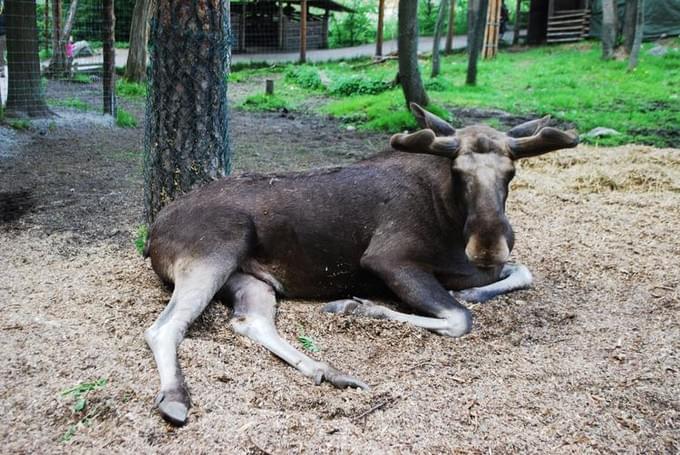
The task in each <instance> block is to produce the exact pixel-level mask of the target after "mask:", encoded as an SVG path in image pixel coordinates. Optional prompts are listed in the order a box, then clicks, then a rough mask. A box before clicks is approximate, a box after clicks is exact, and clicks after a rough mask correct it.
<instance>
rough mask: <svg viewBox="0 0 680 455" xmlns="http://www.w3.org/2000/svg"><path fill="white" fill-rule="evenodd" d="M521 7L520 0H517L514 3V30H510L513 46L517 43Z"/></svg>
mask: <svg viewBox="0 0 680 455" xmlns="http://www.w3.org/2000/svg"><path fill="white" fill-rule="evenodd" d="M521 9H522V0H517V3H516V4H515V27H514V30H513V31H512V45H513V46H516V45H517V43H519V28H520V23H519V18H520V12H521Z"/></svg>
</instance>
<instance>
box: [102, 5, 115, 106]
mask: <svg viewBox="0 0 680 455" xmlns="http://www.w3.org/2000/svg"><path fill="white" fill-rule="evenodd" d="M113 1H114V0H104V1H103V5H104V12H103V14H104V18H103V19H104V28H103V31H102V32H103V35H104V36H102V42H103V52H104V68H103V70H104V75H103V77H102V81H103V82H104V113H105V114H110V115H114V116H115V115H116V50H115V46H114V44H115V41H116V34H115V33H116V32H115V31H116V16H115V12H114V9H113Z"/></svg>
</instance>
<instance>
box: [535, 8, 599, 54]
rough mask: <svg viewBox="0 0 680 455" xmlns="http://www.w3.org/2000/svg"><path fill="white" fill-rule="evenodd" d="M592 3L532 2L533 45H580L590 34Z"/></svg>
mask: <svg viewBox="0 0 680 455" xmlns="http://www.w3.org/2000/svg"><path fill="white" fill-rule="evenodd" d="M590 6H591V5H590V0H548V1H547V2H546V1H545V0H531V5H530V9H529V25H528V30H527V42H528V43H529V44H540V43H543V42H546V41H547V42H548V43H563V42H570V41H580V40H582V39H584V38H586V37H587V36H588V32H589V31H590V16H591V8H590Z"/></svg>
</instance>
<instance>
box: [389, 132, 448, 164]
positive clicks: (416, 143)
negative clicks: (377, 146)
mask: <svg viewBox="0 0 680 455" xmlns="http://www.w3.org/2000/svg"><path fill="white" fill-rule="evenodd" d="M390 145H391V146H392V148H393V149H395V150H399V151H402V152H409V153H427V154H428V155H438V156H443V157H446V158H451V159H453V158H455V157H456V155H457V154H458V149H459V148H460V141H459V140H458V138H455V137H436V136H435V134H434V131H432V130H431V129H424V130H420V131H416V132H415V133H411V134H395V135H394V136H392V138H391V139H390Z"/></svg>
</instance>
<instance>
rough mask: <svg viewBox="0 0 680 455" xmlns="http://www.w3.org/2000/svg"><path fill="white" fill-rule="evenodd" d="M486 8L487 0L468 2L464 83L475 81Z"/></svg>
mask: <svg viewBox="0 0 680 455" xmlns="http://www.w3.org/2000/svg"><path fill="white" fill-rule="evenodd" d="M488 9H489V0H470V3H469V4H468V46H467V48H468V67H467V77H466V79H465V83H466V84H468V85H475V84H476V83H477V62H478V61H479V52H480V50H481V47H482V42H483V40H484V28H485V25H486V12H487V11H488Z"/></svg>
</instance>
